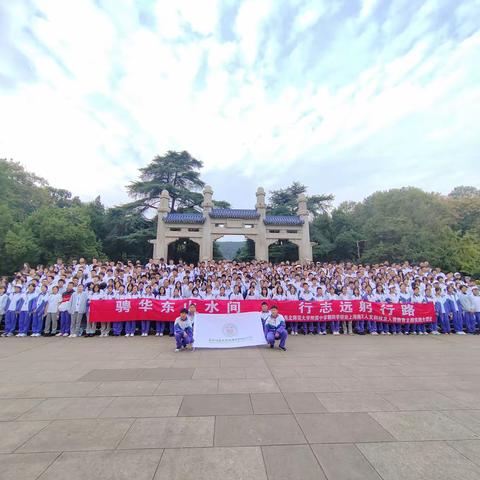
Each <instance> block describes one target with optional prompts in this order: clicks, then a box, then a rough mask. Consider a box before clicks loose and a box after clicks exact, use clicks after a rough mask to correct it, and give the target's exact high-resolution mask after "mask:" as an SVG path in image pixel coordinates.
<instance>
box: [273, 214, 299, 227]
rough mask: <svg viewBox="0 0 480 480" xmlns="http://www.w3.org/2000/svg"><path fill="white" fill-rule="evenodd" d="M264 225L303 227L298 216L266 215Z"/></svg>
mask: <svg viewBox="0 0 480 480" xmlns="http://www.w3.org/2000/svg"><path fill="white" fill-rule="evenodd" d="M264 223H265V225H303V220H302V219H301V218H300V217H299V216H298V215H266V216H265V220H264Z"/></svg>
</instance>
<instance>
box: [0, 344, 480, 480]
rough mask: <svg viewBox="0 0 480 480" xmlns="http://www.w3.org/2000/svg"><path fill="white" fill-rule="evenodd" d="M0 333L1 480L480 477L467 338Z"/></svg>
mask: <svg viewBox="0 0 480 480" xmlns="http://www.w3.org/2000/svg"><path fill="white" fill-rule="evenodd" d="M287 346H288V347H289V350H288V352H286V353H285V352H281V351H280V350H270V349H265V348H251V349H237V350H225V351H221V350H210V351H206V350H203V351H196V352H179V353H174V352H173V341H172V339H170V338H168V337H166V338H165V337H164V338H161V339H159V338H155V337H149V338H138V337H136V338H107V339H104V338H93V339H84V338H78V339H68V338H24V339H22V338H9V339H1V340H0V366H1V368H0V452H2V453H1V454H0V478H1V479H2V480H4V479H21V480H30V479H37V478H40V479H42V480H46V479H61V480H65V479H68V480H75V479H81V480H88V479H105V478H106V479H112V480H113V479H115V480H118V479H132V478H134V479H135V480H150V479H153V478H154V479H156V480H163V479H165V480H166V479H168V480H175V479H182V480H188V479H196V480H216V479H221V480H231V479H235V480H243V479H255V480H261V479H266V478H268V479H276V480H282V479H288V480H295V479H298V480H309V479H325V478H328V480H366V479H376V480H378V479H384V480H394V479H395V480H396V479H399V480H400V479H401V480H404V479H415V480H418V479H422V480H425V479H432V480H442V479H445V480H454V479H459V480H460V479H461V480H469V479H472V480H473V479H476V480H478V479H479V478H480V338H479V337H471V336H464V337H456V336H450V337H445V336H442V337H437V338H435V337H432V336H429V337H395V338H393V337H368V336H365V337H343V336H342V337H333V336H328V337H310V336H309V337H303V336H298V337H290V338H289V341H288V343H287Z"/></svg>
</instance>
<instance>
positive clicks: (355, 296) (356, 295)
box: [352, 287, 365, 335]
mask: <svg viewBox="0 0 480 480" xmlns="http://www.w3.org/2000/svg"><path fill="white" fill-rule="evenodd" d="M352 300H362V295H361V293H360V289H359V288H358V287H355V288H354V289H353V293H352ZM355 324H356V329H357V333H358V334H359V335H365V320H357V321H356V322H355Z"/></svg>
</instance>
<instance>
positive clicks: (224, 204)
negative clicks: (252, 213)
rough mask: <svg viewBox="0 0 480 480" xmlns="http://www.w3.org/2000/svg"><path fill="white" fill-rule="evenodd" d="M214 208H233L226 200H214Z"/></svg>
mask: <svg viewBox="0 0 480 480" xmlns="http://www.w3.org/2000/svg"><path fill="white" fill-rule="evenodd" d="M213 206H214V208H232V205H231V204H230V202H227V201H226V200H213Z"/></svg>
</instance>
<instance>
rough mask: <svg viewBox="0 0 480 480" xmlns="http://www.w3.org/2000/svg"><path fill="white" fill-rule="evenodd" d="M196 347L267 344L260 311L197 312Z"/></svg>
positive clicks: (194, 334)
mask: <svg viewBox="0 0 480 480" xmlns="http://www.w3.org/2000/svg"><path fill="white" fill-rule="evenodd" d="M193 338H194V340H195V342H194V345H195V348H197V347H198V348H236V347H251V346H254V345H265V344H266V343H267V342H266V341H265V335H264V333H263V329H262V320H261V319H260V312H248V313H229V314H223V313H216V314H209V313H197V315H196V317H195V326H194V333H193Z"/></svg>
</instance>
